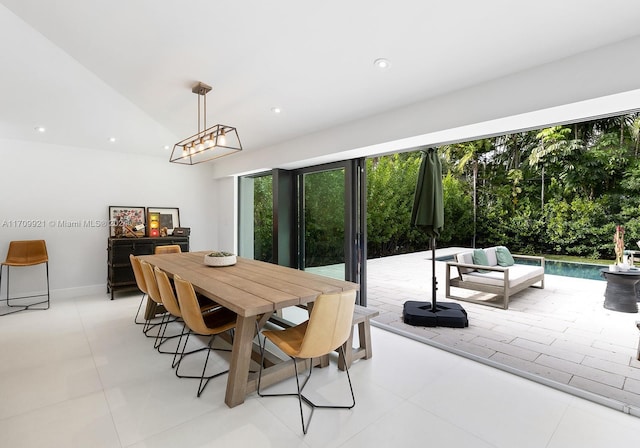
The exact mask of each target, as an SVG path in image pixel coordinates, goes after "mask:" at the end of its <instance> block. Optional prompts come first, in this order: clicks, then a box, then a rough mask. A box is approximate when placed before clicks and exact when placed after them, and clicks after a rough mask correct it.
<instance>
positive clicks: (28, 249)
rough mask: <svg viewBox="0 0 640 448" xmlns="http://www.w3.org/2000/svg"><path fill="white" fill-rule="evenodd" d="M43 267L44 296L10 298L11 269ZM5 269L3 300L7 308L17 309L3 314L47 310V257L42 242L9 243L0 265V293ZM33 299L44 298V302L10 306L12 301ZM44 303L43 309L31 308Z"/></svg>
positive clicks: (48, 300) (45, 248) (33, 295)
mask: <svg viewBox="0 0 640 448" xmlns="http://www.w3.org/2000/svg"><path fill="white" fill-rule="evenodd" d="M43 263H44V265H45V273H46V278H47V293H46V294H44V293H42V294H32V295H28V296H19V297H11V295H10V289H9V286H10V283H9V279H10V273H11V268H12V267H13V268H17V267H20V268H22V267H28V266H36V265H39V264H43ZM5 266H6V267H7V298H6V299H5V300H4V301H6V302H7V306H9V307H16V308H19V309H16V310H13V311H9V312H6V313H2V314H1V315H5V314H12V313H17V312H19V311H25V310H28V309H37V310H47V309H49V304H50V291H49V256H48V254H47V245H46V243H45V241H44V240H23V241H11V242H10V243H9V250H8V251H7V258H6V260H5V261H4V262H2V264H1V265H0V291H2V270H3V268H4V267H5ZM35 297H46V300H40V301H38V302H35V303H29V304H27V305H12V304H11V301H12V300H21V299H29V298H35ZM45 303H46V307H44V308H31V307H33V306H36V305H42V304H45Z"/></svg>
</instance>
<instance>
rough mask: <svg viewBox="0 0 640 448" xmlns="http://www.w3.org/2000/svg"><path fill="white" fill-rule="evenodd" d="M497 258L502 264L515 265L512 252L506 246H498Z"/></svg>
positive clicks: (505, 265) (499, 263)
mask: <svg viewBox="0 0 640 448" xmlns="http://www.w3.org/2000/svg"><path fill="white" fill-rule="evenodd" d="M496 258H497V259H498V265H500V266H504V267H507V266H513V265H514V263H515V261H514V260H513V257H512V256H511V252H509V249H507V248H506V247H504V246H498V247H496Z"/></svg>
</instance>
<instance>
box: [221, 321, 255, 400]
mask: <svg viewBox="0 0 640 448" xmlns="http://www.w3.org/2000/svg"><path fill="white" fill-rule="evenodd" d="M256 319H257V316H238V318H237V319H236V329H235V334H234V339H233V349H232V351H231V365H230V366H229V377H228V379H227V392H226V395H225V399H224V402H225V403H226V404H227V406H229V407H230V408H232V407H235V406H238V405H239V404H242V403H244V399H245V397H246V395H247V381H248V379H249V367H250V364H251V352H252V351H253V339H254V337H255V331H256Z"/></svg>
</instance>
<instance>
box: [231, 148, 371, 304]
mask: <svg viewBox="0 0 640 448" xmlns="http://www.w3.org/2000/svg"><path fill="white" fill-rule="evenodd" d="M364 163H365V162H364V159H356V160H348V161H343V162H336V163H331V164H326V165H319V166H314V167H308V168H302V169H298V170H291V171H290V170H282V169H274V170H272V171H271V172H269V173H264V174H262V175H257V176H255V175H254V176H246V177H242V178H240V181H239V187H240V194H239V229H238V230H239V246H240V247H239V254H240V255H241V256H243V257H249V258H254V259H257V260H263V261H270V262H272V263H276V264H280V265H283V266H290V267H295V268H298V269H302V270H305V271H309V272H313V273H317V274H319V275H324V276H327V277H332V278H337V279H340V280H348V281H352V282H355V283H359V284H360V295H359V303H360V304H361V305H366V287H365V284H364V282H365V279H366V275H365V269H366V265H365V263H366V259H367V257H366V233H365V229H366V219H365V217H366V180H365V177H366V176H365V165H364Z"/></svg>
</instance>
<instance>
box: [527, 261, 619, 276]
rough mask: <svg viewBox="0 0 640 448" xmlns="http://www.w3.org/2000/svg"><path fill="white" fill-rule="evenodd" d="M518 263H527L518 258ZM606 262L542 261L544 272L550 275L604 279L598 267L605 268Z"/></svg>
mask: <svg viewBox="0 0 640 448" xmlns="http://www.w3.org/2000/svg"><path fill="white" fill-rule="evenodd" d="M518 263H520V264H536V263H529V262H528V261H525V260H518ZM607 267H608V265H606V264H591V263H578V262H573V261H556V260H545V261H544V273H545V274H551V275H562V276H564V277H575V278H587V279H591V280H602V281H606V280H605V278H604V277H603V276H602V275H601V272H600V269H603V268H607Z"/></svg>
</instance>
